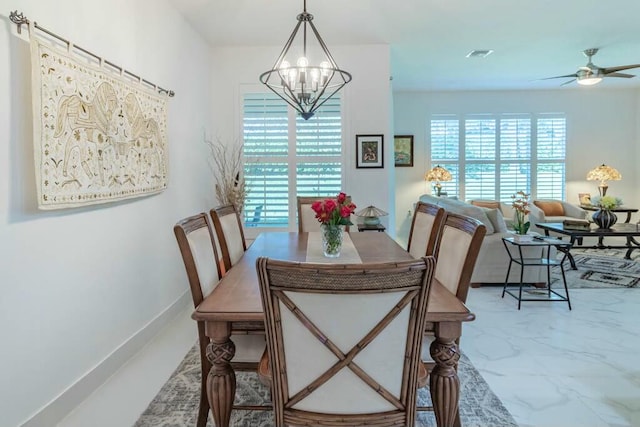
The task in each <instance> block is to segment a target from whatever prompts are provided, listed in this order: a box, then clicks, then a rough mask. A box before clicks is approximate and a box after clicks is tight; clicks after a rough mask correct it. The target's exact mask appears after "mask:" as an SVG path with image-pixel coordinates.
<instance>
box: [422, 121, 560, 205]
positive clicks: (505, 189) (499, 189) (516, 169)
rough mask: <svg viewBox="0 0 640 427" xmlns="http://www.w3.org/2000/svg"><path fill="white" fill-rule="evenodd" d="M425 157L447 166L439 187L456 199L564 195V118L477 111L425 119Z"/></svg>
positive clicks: (505, 199) (557, 196)
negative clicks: (427, 147)
mask: <svg viewBox="0 0 640 427" xmlns="http://www.w3.org/2000/svg"><path fill="white" fill-rule="evenodd" d="M430 135H431V163H432V165H436V164H439V165H441V166H443V167H444V168H446V169H447V170H449V171H450V172H451V175H452V180H451V181H449V182H443V183H442V189H443V191H446V192H447V193H448V194H449V195H457V196H458V197H459V198H460V199H463V200H471V199H491V200H500V201H503V202H509V201H510V200H511V195H512V194H514V193H516V192H517V191H520V190H523V191H526V192H528V193H531V194H532V198H549V199H561V200H562V199H564V194H565V153H566V150H565V147H566V119H565V118H564V116H563V115H559V114H539V115H528V114H527V115H524V114H501V115H493V114H478V115H469V116H466V117H465V118H464V119H461V118H458V117H457V116H454V115H435V116H433V117H432V119H431V129H430Z"/></svg>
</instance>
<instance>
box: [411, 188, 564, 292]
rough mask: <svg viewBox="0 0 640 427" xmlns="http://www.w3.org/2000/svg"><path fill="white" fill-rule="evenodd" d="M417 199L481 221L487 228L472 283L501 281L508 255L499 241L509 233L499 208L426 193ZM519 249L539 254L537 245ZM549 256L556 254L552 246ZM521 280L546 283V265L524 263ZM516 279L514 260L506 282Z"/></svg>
mask: <svg viewBox="0 0 640 427" xmlns="http://www.w3.org/2000/svg"><path fill="white" fill-rule="evenodd" d="M420 201H422V202H425V203H432V204H435V205H438V206H442V207H443V208H444V209H445V210H447V211H450V212H455V213H458V214H462V215H466V216H470V217H472V218H475V219H477V220H479V221H480V222H481V223H483V224H484V225H485V227H486V228H487V234H486V235H485V237H484V240H483V242H482V247H481V248H480V253H479V254H478V260H477V261H476V266H475V269H474V270H473V275H472V276H471V285H472V286H473V287H477V286H479V285H481V284H483V283H486V284H490V283H493V284H496V283H497V284H504V281H505V278H506V275H507V268H508V267H509V255H508V254H507V252H506V249H505V245H504V243H503V242H502V237H505V236H509V235H510V234H511V233H510V232H509V231H508V230H507V225H506V223H505V220H504V218H503V214H502V209H496V208H483V207H480V206H474V205H471V204H469V203H466V202H463V201H460V200H455V199H450V198H446V197H435V196H431V195H429V194H424V195H422V196H420ZM501 208H502V206H501ZM507 247H508V248H509V250H511V251H514V252H512V253H513V254H514V256H515V254H517V248H516V247H515V246H512V245H507ZM522 250H523V255H524V256H525V257H539V256H540V248H533V247H523V248H522ZM551 256H552V257H555V256H556V250H555V248H552V253H551ZM523 280H524V282H525V283H546V281H547V271H546V268H543V267H531V266H527V267H525V269H524V276H523ZM519 282H520V267H519V266H518V265H517V264H513V265H512V266H511V272H510V273H509V283H519Z"/></svg>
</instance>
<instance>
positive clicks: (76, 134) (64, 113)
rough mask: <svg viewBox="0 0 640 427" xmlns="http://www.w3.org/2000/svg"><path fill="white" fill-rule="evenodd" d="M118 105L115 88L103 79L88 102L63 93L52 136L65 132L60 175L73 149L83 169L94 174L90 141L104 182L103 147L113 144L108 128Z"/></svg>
mask: <svg viewBox="0 0 640 427" xmlns="http://www.w3.org/2000/svg"><path fill="white" fill-rule="evenodd" d="M117 104H118V99H117V96H116V91H115V89H114V88H113V87H112V86H111V85H110V84H109V83H106V82H103V83H101V84H100V86H98V89H97V90H96V94H95V95H94V97H93V100H92V101H91V102H87V101H84V100H83V99H82V98H81V97H80V96H78V95H71V96H64V97H62V98H61V99H60V102H59V104H58V118H57V122H56V132H55V134H54V137H55V138H59V137H61V136H63V135H67V136H66V141H65V149H64V160H63V163H62V164H63V166H62V174H63V176H68V172H69V159H70V158H71V155H72V153H73V151H74V150H75V149H76V148H77V149H78V153H79V160H80V164H81V165H82V168H83V169H84V172H85V173H86V174H87V176H88V177H90V178H92V177H93V176H95V175H96V171H95V169H96V167H95V165H93V162H92V157H93V156H92V153H90V149H89V143H93V144H94V145H95V147H96V152H97V157H98V163H99V165H98V172H97V173H99V174H100V175H101V181H102V183H103V184H104V176H103V168H102V155H103V153H104V150H105V149H106V148H107V147H108V146H109V145H112V141H111V137H110V136H109V127H110V124H111V121H112V116H113V113H114V111H115V110H116V107H117ZM74 178H75V179H76V180H77V178H76V177H74Z"/></svg>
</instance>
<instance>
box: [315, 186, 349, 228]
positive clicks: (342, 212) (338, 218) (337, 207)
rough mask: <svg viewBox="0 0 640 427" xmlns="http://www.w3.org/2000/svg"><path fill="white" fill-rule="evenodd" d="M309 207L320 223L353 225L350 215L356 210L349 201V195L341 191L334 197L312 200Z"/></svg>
mask: <svg viewBox="0 0 640 427" xmlns="http://www.w3.org/2000/svg"><path fill="white" fill-rule="evenodd" d="M311 209H313V211H314V212H315V213H316V218H317V219H318V222H320V223H322V224H326V225H353V223H352V222H351V218H350V217H351V214H352V213H353V212H354V211H355V210H356V205H355V204H353V203H352V202H351V197H349V196H347V195H346V194H345V193H342V192H341V193H340V194H338V196H337V197H336V198H335V199H325V200H324V201H317V202H314V203H313V204H312V205H311Z"/></svg>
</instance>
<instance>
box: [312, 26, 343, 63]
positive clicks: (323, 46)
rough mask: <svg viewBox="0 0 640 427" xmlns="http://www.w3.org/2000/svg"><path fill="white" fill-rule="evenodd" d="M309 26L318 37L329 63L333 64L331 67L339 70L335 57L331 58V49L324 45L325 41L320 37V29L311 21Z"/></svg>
mask: <svg viewBox="0 0 640 427" xmlns="http://www.w3.org/2000/svg"><path fill="white" fill-rule="evenodd" d="M309 25H311V29H312V30H313V33H314V34H315V35H316V38H317V39H318V44H319V45H320V47H321V48H322V50H323V51H324V54H325V55H327V58H328V59H329V62H331V65H332V66H333V68H336V69H337V68H338V64H337V63H336V61H335V59H333V56H331V53H330V52H329V48H328V47H327V45H326V44H325V43H324V40H323V39H322V37H321V36H320V33H319V32H318V29H317V28H316V26H315V25H313V22H312V21H309Z"/></svg>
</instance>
